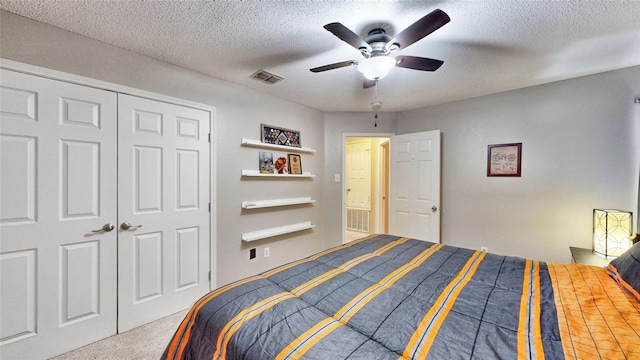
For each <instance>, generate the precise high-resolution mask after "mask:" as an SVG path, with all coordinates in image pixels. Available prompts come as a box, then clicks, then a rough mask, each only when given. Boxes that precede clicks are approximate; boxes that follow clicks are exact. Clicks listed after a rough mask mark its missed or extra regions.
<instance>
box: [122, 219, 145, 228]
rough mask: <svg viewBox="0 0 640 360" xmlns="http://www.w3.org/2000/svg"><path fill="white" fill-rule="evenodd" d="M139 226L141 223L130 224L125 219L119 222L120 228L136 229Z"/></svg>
mask: <svg viewBox="0 0 640 360" xmlns="http://www.w3.org/2000/svg"><path fill="white" fill-rule="evenodd" d="M140 227H142V225H131V223H130V222H126V221H125V222H123V223H122V224H120V229H122V230H136V229H138V228H140Z"/></svg>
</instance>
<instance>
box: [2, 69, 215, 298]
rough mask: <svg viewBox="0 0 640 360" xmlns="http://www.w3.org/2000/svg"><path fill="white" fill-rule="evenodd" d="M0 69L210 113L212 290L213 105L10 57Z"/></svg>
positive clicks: (212, 271)
mask: <svg viewBox="0 0 640 360" xmlns="http://www.w3.org/2000/svg"><path fill="white" fill-rule="evenodd" d="M0 68H2V69H6V70H12V71H16V72H21V73H25V74H29V75H35V76H40V77H43V78H48V79H52V80H58V81H63V82H67V83H72V84H77V85H83V86H87V87H92V88H96V89H100V90H107V91H113V92H116V93H122V94H127V95H133V96H137V97H141V98H146V99H150V100H156V101H163V102H166V103H171V104H175V105H180V106H187V107H192V108H195V109H199V110H203V111H206V112H208V113H209V119H210V120H209V121H210V124H209V129H210V134H211V135H210V139H209V144H210V145H209V151H210V154H209V158H210V163H209V167H210V168H209V203H210V204H211V211H210V214H211V215H210V216H209V226H210V230H209V231H210V233H209V248H210V250H209V271H210V274H211V276H210V278H209V288H210V290H213V289H215V288H216V287H217V282H216V279H217V272H216V243H217V237H216V234H217V223H216V217H215V216H214V213H215V211H216V209H217V203H216V198H217V196H216V195H217V193H216V191H217V186H216V178H217V171H216V156H215V154H216V153H217V152H216V142H215V139H216V138H217V126H216V125H217V121H216V117H217V112H216V108H215V107H213V106H210V105H206V104H202V103H197V102H193V101H190V100H185V99H180V98H176V97H173V96H167V95H162V94H157V93H154V92H150V91H146V90H140V89H136V88H132V87H129V86H124V85H119V84H115V83H111V82H107V81H102V80H96V79H91V78H88V77H84V76H80V75H75V74H71V73H66V72H62V71H58V70H52V69H47V68H43V67H40V66H35V65H29V64H25V63H21V62H18V61H13V60H8V59H4V58H0Z"/></svg>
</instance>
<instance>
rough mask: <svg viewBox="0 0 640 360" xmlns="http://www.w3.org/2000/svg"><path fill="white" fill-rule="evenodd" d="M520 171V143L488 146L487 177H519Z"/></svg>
mask: <svg viewBox="0 0 640 360" xmlns="http://www.w3.org/2000/svg"><path fill="white" fill-rule="evenodd" d="M521 169H522V143H513V144H497V145H489V149H488V151H487V176H513V177H520V176H521Z"/></svg>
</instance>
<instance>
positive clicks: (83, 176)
mask: <svg viewBox="0 0 640 360" xmlns="http://www.w3.org/2000/svg"><path fill="white" fill-rule="evenodd" d="M0 71H1V74H0V78H1V83H0V85H1V93H0V99H1V103H0V113H1V115H0V174H1V175H0V196H1V202H0V203H1V206H0V231H1V232H2V237H1V240H0V276H1V277H2V280H1V282H0V283H1V289H0V304H1V305H0V309H1V313H0V319H1V320H0V353H1V354H2V358H3V359H45V358H49V357H51V356H53V355H57V354H60V353H63V352H66V351H68V350H71V349H73V348H77V347H80V346H82V345H86V344H88V343H91V342H93V341H96V340H99V339H102V338H105V337H107V336H110V335H113V334H115V333H116V264H117V259H116V255H117V251H116V246H117V242H116V233H117V232H116V231H108V230H109V227H108V224H110V223H111V224H114V225H115V222H116V198H115V196H114V194H115V192H116V125H117V122H116V116H117V112H116V106H117V103H116V94H115V93H112V92H108V91H103V90H97V89H92V88H87V87H83V86H79V85H74V84H68V83H64V82H60V81H54V80H49V79H44V78H40V77H36V76H30V75H25V74H20V73H16V72H12V71H6V70H0ZM105 225H106V226H107V227H106V228H105V229H106V231H101V230H100V229H102V228H103V226H105Z"/></svg>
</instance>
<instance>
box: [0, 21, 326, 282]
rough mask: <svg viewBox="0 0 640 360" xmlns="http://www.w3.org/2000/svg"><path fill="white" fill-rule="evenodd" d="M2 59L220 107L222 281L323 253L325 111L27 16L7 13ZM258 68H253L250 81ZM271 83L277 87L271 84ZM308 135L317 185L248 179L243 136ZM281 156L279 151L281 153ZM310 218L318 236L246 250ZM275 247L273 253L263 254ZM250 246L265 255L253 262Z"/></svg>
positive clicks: (252, 152)
mask: <svg viewBox="0 0 640 360" xmlns="http://www.w3.org/2000/svg"><path fill="white" fill-rule="evenodd" d="M0 16H1V18H0V26H1V28H0V56H2V57H3V58H5V59H10V60H15V61H19V62H23V63H27V64H32V65H37V66H41V67H45V68H49V69H53V70H58V71H63V72H67V73H72V74H76V75H81V76H85V77H89V78H93V79H98V80H103V81H107V82H111V83H114V84H119V85H125V86H129V87H133V88H138V89H142V90H146V91H151V92H156V93H160V94H164V95H169V96H173V97H177V98H182V99H186V100H190V101H194V102H199V103H202V104H206V105H210V106H214V107H216V109H217V117H216V119H215V122H216V124H215V126H216V134H215V139H214V148H215V156H216V160H217V177H216V179H215V180H216V183H217V195H218V197H217V208H216V209H214V211H213V216H214V217H215V219H216V223H217V233H216V234H215V238H216V239H217V254H218V256H217V266H216V268H217V269H216V270H217V280H218V281H217V284H218V285H224V284H226V283H228V282H231V281H234V280H237V279H240V278H243V277H246V276H249V275H253V274H256V273H259V272H262V271H264V270H267V269H269V268H271V267H274V266H276V265H280V264H283V263H287V262H290V261H293V260H294V259H297V258H301V257H304V256H308V255H310V254H312V253H314V252H317V251H319V250H321V249H323V245H324V244H323V240H322V239H323V238H324V236H323V227H322V213H323V212H322V208H323V201H322V199H323V196H322V186H323V180H322V179H323V177H322V174H323V163H324V160H323V157H324V156H323V154H324V151H323V147H324V143H323V138H322V135H320V136H318V135H317V134H322V133H323V131H324V129H323V114H322V112H320V111H317V110H314V109H311V108H309V107H305V106H302V105H299V104H295V103H292V102H289V101H285V100H282V99H278V98H275V97H272V96H269V95H265V94H264V93H261V92H258V91H254V90H251V89H248V88H245V87H241V86H238V85H234V84H232V83H229V82H226V81H222V80H219V79H215V78H211V77H208V76H205V75H203V74H200V73H196V72H193V71H188V70H185V69H183V68H180V67H177V66H174V65H171V64H168V63H164V62H161V61H157V60H154V59H151V58H148V57H145V56H142V55H138V54H135V53H132V52H129V51H126V50H123V49H121V48H117V47H114V46H111V45H108V44H106V43H103V42H99V41H96V40H92V39H89V38H86V37H83V36H79V35H76V34H73V33H71V32H68V31H65V30H61V29H59V28H55V27H52V26H49V25H45V24H42V23H38V22H35V21H32V20H28V19H26V18H23V17H20V16H17V15H14V14H11V13H7V12H4V11H2V12H0ZM254 70H255V69H248V70H247V76H248V75H250V74H251V73H252V72H253V71H254ZM264 86H271V85H267V84H265V85H264ZM261 123H266V124H270V125H278V126H282V127H286V128H290V129H296V130H300V131H301V135H302V145H303V146H305V147H311V148H314V149H316V150H317V152H316V154H314V155H306V154H303V155H302V161H303V163H302V164H303V170H304V171H311V172H314V173H316V174H318V175H319V176H318V177H317V178H316V179H314V180H311V181H306V180H305V181H260V180H258V181H254V180H243V179H241V176H240V173H241V170H242V169H257V166H258V151H259V150H258V149H251V148H244V147H240V139H241V138H253V139H256V140H258V139H259V134H260V124H261ZM274 155H275V153H274ZM301 196H311V197H312V198H314V199H317V200H318V202H317V203H316V204H314V205H312V206H297V207H293V208H289V209H279V211H261V210H256V211H253V212H245V213H243V212H242V211H241V207H240V204H241V202H242V201H243V200H260V199H269V198H282V197H301ZM307 220H310V221H311V222H312V223H314V224H318V227H316V228H315V229H314V230H313V231H306V232H303V233H300V234H296V236H282V237H279V238H273V239H271V240H261V241H259V242H256V243H252V244H251V246H246V245H245V244H243V243H242V241H241V239H240V234H241V233H242V232H245V231H250V230H258V229H261V228H268V227H273V226H279V225H285V224H289V223H296V222H300V221H307ZM265 246H269V247H270V249H271V256H270V257H269V258H268V259H264V258H263V257H262V254H263V252H262V249H263V248H264V247H265ZM249 247H258V258H257V259H255V260H252V261H249V250H248V249H249Z"/></svg>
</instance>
